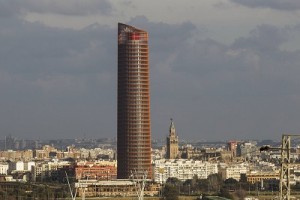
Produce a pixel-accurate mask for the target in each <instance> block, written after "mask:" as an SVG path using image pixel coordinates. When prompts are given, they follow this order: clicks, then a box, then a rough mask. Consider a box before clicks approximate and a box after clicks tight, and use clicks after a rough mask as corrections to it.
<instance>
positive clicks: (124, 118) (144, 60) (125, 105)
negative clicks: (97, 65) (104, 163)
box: [117, 23, 152, 179]
mask: <svg viewBox="0 0 300 200" xmlns="http://www.w3.org/2000/svg"><path fill="white" fill-rule="evenodd" d="M148 56H149V50H148V33H147V32H146V31H144V30H140V29H138V28H135V27H133V26H129V25H126V24H121V23H119V24H118V120H117V123H118V127H117V132H118V133H117V140H118V143H117V159H118V167H117V168H118V169H117V178H118V179H128V178H130V176H131V175H132V174H134V175H135V176H139V177H141V176H142V175H145V174H147V179H151V178H152V168H151V126H150V125H151V123H150V83H149V57H148Z"/></svg>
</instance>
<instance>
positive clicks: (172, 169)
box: [153, 159, 218, 183]
mask: <svg viewBox="0 0 300 200" xmlns="http://www.w3.org/2000/svg"><path fill="white" fill-rule="evenodd" d="M153 173H154V175H153V177H154V181H155V182H158V183H165V182H166V181H167V179H168V178H171V177H174V178H178V179H179V180H181V181H185V180H188V179H193V177H194V176H197V177H198V178H199V179H207V177H208V176H209V175H210V174H216V173H218V167H217V164H216V163H209V162H203V161H200V160H185V159H178V160H177V159H173V160H172V159H171V160H166V159H161V160H156V161H154V170H153Z"/></svg>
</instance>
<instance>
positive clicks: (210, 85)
mask: <svg viewBox="0 0 300 200" xmlns="http://www.w3.org/2000/svg"><path fill="white" fill-rule="evenodd" d="M299 9H300V2H299V1H298V0H287V1H279V0H274V1H258V0H257V1H243V0H209V1H195V0H185V1H180V0H172V1H171V0H166V1H157V0H155V1H151V2H150V1H138V0H133V1H130V0H128V1H106V0H101V1H99V0H85V1H81V0H64V1H60V0H9V1H5V0H0V44H1V45H0V92H1V98H0V110H1V112H0V138H4V136H6V135H8V134H12V135H14V136H17V137H20V138H41V139H52V138H76V137H87V138H103V137H111V138H112V137H116V132H117V131H116V128H117V125H116V122H117V101H116V100H117V42H116V41H117V23H118V22H122V23H127V24H130V25H133V26H137V27H139V28H142V29H145V30H147V32H148V33H149V56H150V59H149V60H150V79H151V82H150V88H151V90H150V93H151V119H152V121H151V123H152V124H151V128H152V138H154V139H155V138H165V137H166V136H167V134H168V128H169V122H170V121H169V119H170V118H173V119H174V122H175V124H176V129H177V134H178V136H179V137H180V138H181V139H189V140H192V139H199V140H229V139H280V137H281V135H282V134H283V133H294V134H299V130H300V123H299V119H300V101H299V100H300V87H299V85H300V79H299V76H300V68H299V64H300V48H299V47H300V34H299V31H300V20H299V19H300V11H299Z"/></svg>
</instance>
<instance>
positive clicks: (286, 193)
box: [279, 135, 291, 200]
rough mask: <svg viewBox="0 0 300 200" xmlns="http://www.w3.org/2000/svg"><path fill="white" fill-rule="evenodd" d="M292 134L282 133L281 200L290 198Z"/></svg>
mask: <svg viewBox="0 0 300 200" xmlns="http://www.w3.org/2000/svg"><path fill="white" fill-rule="evenodd" d="M290 154H291V135H282V141H281V171H280V188H279V190H280V191H279V192H280V200H289V199H290V193H291V188H290V163H291V157H290Z"/></svg>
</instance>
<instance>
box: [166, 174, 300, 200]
mask: <svg viewBox="0 0 300 200" xmlns="http://www.w3.org/2000/svg"><path fill="white" fill-rule="evenodd" d="M278 186H279V182H278V180H269V181H265V182H264V187H262V186H261V185H260V183H255V184H251V183H248V182H247V180H246V179H245V178H241V180H240V181H237V180H235V179H232V178H230V179H227V180H222V178H221V175H220V174H212V175H209V176H208V178H207V179H199V178H198V177H197V176H195V177H193V179H191V180H186V181H184V182H182V181H180V180H179V179H177V178H169V179H168V180H167V183H166V185H165V186H164V188H163V191H164V193H163V196H164V197H165V199H167V196H172V198H169V199H178V198H177V197H178V196H195V197H200V196H201V197H203V198H204V197H206V196H221V197H225V198H228V199H244V197H246V195H247V194H250V193H251V194H258V193H268V192H269V193H273V191H278ZM295 187H296V188H300V185H297V186H295ZM176 196H177V197H176Z"/></svg>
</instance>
